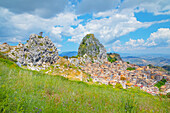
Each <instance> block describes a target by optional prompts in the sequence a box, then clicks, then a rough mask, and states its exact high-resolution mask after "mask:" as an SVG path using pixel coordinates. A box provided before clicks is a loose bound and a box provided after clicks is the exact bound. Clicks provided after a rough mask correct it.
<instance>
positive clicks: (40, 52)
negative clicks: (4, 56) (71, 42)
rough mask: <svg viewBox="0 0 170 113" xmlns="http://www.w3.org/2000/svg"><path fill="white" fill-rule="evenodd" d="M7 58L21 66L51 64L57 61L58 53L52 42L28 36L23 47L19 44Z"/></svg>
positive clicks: (34, 35) (36, 36)
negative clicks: (14, 60)
mask: <svg viewBox="0 0 170 113" xmlns="http://www.w3.org/2000/svg"><path fill="white" fill-rule="evenodd" d="M9 56H10V57H11V58H13V59H16V60H17V61H18V62H20V63H21V64H22V65H30V66H32V65H42V64H43V63H49V64H52V63H54V62H56V61H57V60H58V58H59V57H58V51H57V48H56V47H55V46H54V44H53V43H52V41H51V40H50V39H49V38H48V37H47V36H46V37H42V36H38V35H36V34H32V35H30V38H29V40H28V41H27V43H26V44H25V45H23V44H22V43H19V44H18V45H17V46H16V47H15V48H14V49H12V50H11V51H10V53H9Z"/></svg>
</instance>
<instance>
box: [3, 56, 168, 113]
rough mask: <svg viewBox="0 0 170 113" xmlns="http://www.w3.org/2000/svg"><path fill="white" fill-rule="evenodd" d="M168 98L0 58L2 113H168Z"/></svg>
mask: <svg viewBox="0 0 170 113" xmlns="http://www.w3.org/2000/svg"><path fill="white" fill-rule="evenodd" d="M169 105H170V102H169V100H168V99H164V98H161V99H160V98H158V97H157V96H152V95H150V94H148V93H146V92H143V91H141V90H139V89H133V88H132V89H128V90H125V89H113V88H112V87H111V86H106V85H90V84H87V83H84V82H81V81H70V80H68V79H66V78H64V77H61V76H57V75H56V76H54V75H53V76H52V75H46V74H43V73H40V72H36V71H30V70H25V69H21V68H19V67H17V65H16V64H15V63H13V62H11V61H9V60H7V59H3V58H0V112H2V113H10V112H17V113H21V112H23V113H30V112H33V113H34V112H43V113H57V112H65V113H66V112H77V113H78V112H80V113H91V112H93V113H94V112H96V113H109V112H110V113H111V112H115V113H127V112H128V113H136V112H138V113H139V112H142V113H146V112H150V113H153V112H154V113H168V112H169V111H170V108H169Z"/></svg>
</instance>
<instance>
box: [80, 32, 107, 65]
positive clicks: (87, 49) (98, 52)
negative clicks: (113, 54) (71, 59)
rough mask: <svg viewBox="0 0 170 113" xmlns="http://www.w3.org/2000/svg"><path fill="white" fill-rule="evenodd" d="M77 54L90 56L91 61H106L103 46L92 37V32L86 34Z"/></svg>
mask: <svg viewBox="0 0 170 113" xmlns="http://www.w3.org/2000/svg"><path fill="white" fill-rule="evenodd" d="M78 56H80V57H83V56H84V57H87V56H88V57H90V58H91V60H92V61H99V62H104V61H107V53H106V49H105V48H104V46H103V45H102V44H101V43H100V42H99V40H98V39H96V38H95V37H94V34H87V35H86V36H85V37H84V38H83V40H82V42H81V43H80V46H79V49H78Z"/></svg>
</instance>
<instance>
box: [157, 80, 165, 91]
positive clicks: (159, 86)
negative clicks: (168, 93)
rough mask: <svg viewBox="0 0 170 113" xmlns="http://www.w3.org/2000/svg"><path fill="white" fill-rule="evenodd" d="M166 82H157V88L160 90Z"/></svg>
mask: <svg viewBox="0 0 170 113" xmlns="http://www.w3.org/2000/svg"><path fill="white" fill-rule="evenodd" d="M165 82H166V80H165V79H162V80H161V81H159V82H157V83H156V84H155V86H156V87H158V88H159V89H160V88H161V86H163V85H165Z"/></svg>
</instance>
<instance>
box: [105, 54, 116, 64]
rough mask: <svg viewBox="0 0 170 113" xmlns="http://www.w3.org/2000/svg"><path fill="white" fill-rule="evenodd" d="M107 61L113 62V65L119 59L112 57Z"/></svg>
mask: <svg viewBox="0 0 170 113" xmlns="http://www.w3.org/2000/svg"><path fill="white" fill-rule="evenodd" d="M107 59H108V61H109V62H111V63H112V62H115V61H117V58H116V57H114V58H112V57H110V56H108V57H107Z"/></svg>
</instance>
